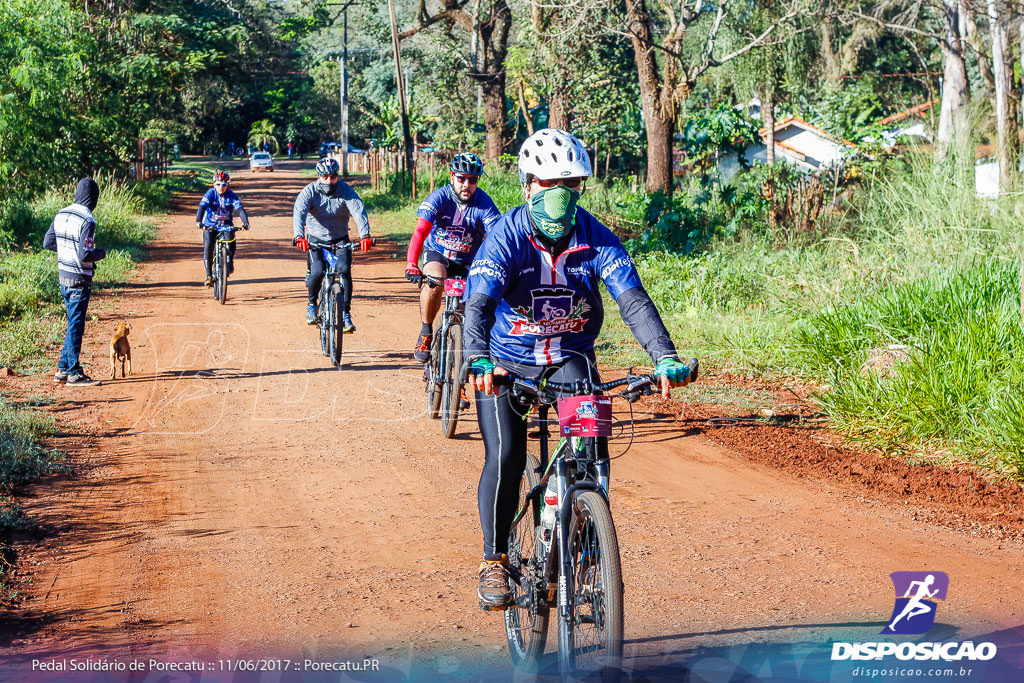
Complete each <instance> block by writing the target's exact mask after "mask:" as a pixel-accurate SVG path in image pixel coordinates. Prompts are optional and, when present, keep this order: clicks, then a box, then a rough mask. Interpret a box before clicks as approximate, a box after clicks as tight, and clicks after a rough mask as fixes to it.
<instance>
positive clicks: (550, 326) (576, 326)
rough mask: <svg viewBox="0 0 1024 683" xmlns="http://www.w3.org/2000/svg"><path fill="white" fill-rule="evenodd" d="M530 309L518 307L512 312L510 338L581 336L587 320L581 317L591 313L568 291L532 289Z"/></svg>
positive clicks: (586, 305)
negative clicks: (576, 334)
mask: <svg viewBox="0 0 1024 683" xmlns="http://www.w3.org/2000/svg"><path fill="white" fill-rule="evenodd" d="M530 297H531V299H532V301H533V305H532V307H531V308H526V307H525V306H519V307H516V308H513V309H512V315H513V318H512V329H511V330H509V334H510V335H513V336H517V337H521V336H523V335H527V334H530V335H535V336H541V337H546V336H551V335H556V334H563V333H565V332H581V331H582V330H583V326H584V325H586V324H587V320H588V318H584V317H583V314H584V313H586V312H587V311H589V310H590V305H589V304H587V302H586V301H583V300H582V299H580V300H579V301H575V303H574V300H575V298H576V295H575V293H574V292H573V291H572V290H571V289H561V288H558V289H551V288H543V289H534V290H532V291H531V292H530Z"/></svg>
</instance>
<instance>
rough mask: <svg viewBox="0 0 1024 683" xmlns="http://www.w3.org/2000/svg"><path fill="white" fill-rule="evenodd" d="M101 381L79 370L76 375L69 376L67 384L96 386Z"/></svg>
mask: <svg viewBox="0 0 1024 683" xmlns="http://www.w3.org/2000/svg"><path fill="white" fill-rule="evenodd" d="M99 383H100V381H99V380H98V379H93V378H92V377H90V376H89V375H87V374H85V373H84V372H79V373H78V374H76V375H69V376H68V381H67V385H68V386H69V387H70V386H76V387H94V386H96V385H97V384H99Z"/></svg>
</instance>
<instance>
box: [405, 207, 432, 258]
mask: <svg viewBox="0 0 1024 683" xmlns="http://www.w3.org/2000/svg"><path fill="white" fill-rule="evenodd" d="M433 227H434V224H433V223H431V222H430V221H428V220H427V219H426V218H419V219H417V220H416V229H415V230H413V233H412V237H411V238H410V239H409V251H408V252H407V253H406V255H405V262H406V263H417V262H419V260H420V252H422V251H423V243H424V242H425V241H426V240H427V235H429V234H430V231H431V229H433Z"/></svg>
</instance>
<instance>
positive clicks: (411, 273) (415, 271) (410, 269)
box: [405, 263, 423, 285]
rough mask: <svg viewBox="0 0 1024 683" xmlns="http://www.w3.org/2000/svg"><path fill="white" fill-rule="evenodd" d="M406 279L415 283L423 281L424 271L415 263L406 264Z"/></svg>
mask: <svg viewBox="0 0 1024 683" xmlns="http://www.w3.org/2000/svg"><path fill="white" fill-rule="evenodd" d="M405 279H406V280H408V281H409V282H411V283H413V284H414V285H419V284H422V283H423V273H422V272H420V269H419V268H417V267H416V264H415V263H410V264H408V265H406V266H405Z"/></svg>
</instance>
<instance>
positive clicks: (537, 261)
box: [463, 128, 689, 608]
mask: <svg viewBox="0 0 1024 683" xmlns="http://www.w3.org/2000/svg"><path fill="white" fill-rule="evenodd" d="M590 174H591V171H590V157H589V156H588V155H587V151H586V149H585V148H584V147H583V144H582V143H581V142H580V141H579V140H577V139H576V138H575V137H574V136H573V135H571V134H569V133H567V132H565V131H561V130H556V129H550V128H548V129H544V130H541V131H538V132H536V133H534V134H533V135H531V136H530V137H529V138H527V140H526V142H524V143H523V146H522V148H521V149H520V151H519V182H520V183H521V184H522V188H523V197H524V198H525V199H526V203H525V204H524V205H523V206H519V207H517V208H515V209H512V210H511V211H509V212H508V213H506V214H505V215H504V216H502V218H501V220H500V221H498V223H497V224H496V225H495V226H494V227H493V228H492V229H491V231H490V232H489V233H488V234H487V238H486V239H484V242H483V244H482V245H481V247H480V249H479V251H477V254H476V259H475V260H474V261H473V265H472V267H471V268H470V272H469V286H468V291H469V299H468V301H467V302H466V329H465V333H464V336H463V347H464V349H465V353H466V356H467V358H468V359H469V360H470V362H471V365H470V373H471V374H470V377H471V380H472V381H473V383H474V385H475V387H476V389H477V394H476V398H477V420H478V422H479V424H480V433H481V434H482V435H483V441H484V467H483V472H482V473H481V475H480V486H479V489H478V492H477V497H478V504H479V512H480V524H481V527H482V528H483V536H484V548H483V550H484V556H483V563H482V564H481V565H480V583H479V587H478V589H477V595H478V596H479V598H480V605H481V607H484V608H491V607H501V606H505V605H507V604H508V602H509V600H510V599H511V593H510V592H509V586H508V576H507V572H506V567H507V565H508V558H507V555H506V554H507V552H508V534H509V529H510V527H511V524H512V517H513V515H515V512H516V505H517V503H518V500H519V483H520V480H521V479H522V476H523V468H524V467H525V464H526V421H525V420H524V419H523V416H524V415H525V414H526V412H527V408H526V406H523V405H520V404H519V403H518V402H517V401H516V400H515V399H512V398H511V397H510V394H509V393H508V392H503V393H497V392H495V390H494V375H496V374H498V375H502V374H507V370H506V368H507V369H509V370H512V371H514V372H515V373H517V374H519V375H524V376H527V377H532V378H546V379H550V380H552V381H555V382H572V381H575V380H577V379H579V378H581V377H588V376H589V377H590V378H592V379H593V380H594V381H598V380H599V377H598V374H597V369H596V359H595V356H594V343H595V341H596V339H597V336H598V334H599V333H600V331H601V325H602V322H603V320H604V312H603V305H602V302H601V288H600V283H602V282H603V283H604V285H605V287H606V288H607V290H608V294H610V295H611V297H612V298H613V299H615V301H616V303H617V304H618V306H619V312H620V313H621V315H622V317H623V319H624V320H625V322H626V324H627V325H628V326H629V329H630V331H632V333H633V336H635V337H636V339H637V341H639V342H640V344H641V346H643V347H644V350H646V351H647V353H648V354H649V355H650V357H651V360H652V361H653V362H654V364H655V366H656V368H655V371H654V374H655V375H657V376H658V377H659V378H660V388H661V391H662V395H663V396H665V397H666V398H667V397H668V393H669V388H670V387H675V386H683V385H685V384H686V383H688V381H689V368H688V367H687V366H686V365H685V364H683V363H682V362H680V361H679V356H678V355H677V354H676V348H675V345H673V343H672V339H671V338H670V337H669V333H668V330H666V329H665V325H664V323H663V322H662V320H661V316H659V315H658V311H657V309H656V308H655V307H654V303H653V302H652V301H651V298H650V296H648V295H647V292H646V291H645V290H644V287H643V285H642V284H641V282H640V276H639V275H638V274H637V271H636V267H635V266H634V265H633V260H632V259H631V258H630V256H629V254H628V253H627V252H626V250H625V249H624V248H623V247H622V243H621V242H620V241H619V238H618V237H616V236H615V234H614V233H613V232H612V231H611V230H609V229H608V228H607V227H605V226H604V225H602V224H601V222H600V221H598V220H597V219H596V218H594V217H593V216H592V215H591V214H590V213H588V212H587V211H585V210H584V209H582V208H579V207H577V205H576V203H577V201H578V200H579V198H580V197H581V196H582V195H583V193H584V191H585V189H586V187H585V182H586V179H587V178H588V177H589V176H590ZM599 451H600V452H601V453H602V455H603V457H607V453H608V446H607V442H606V441H605V440H603V439H602V440H601V442H600V443H599Z"/></svg>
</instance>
